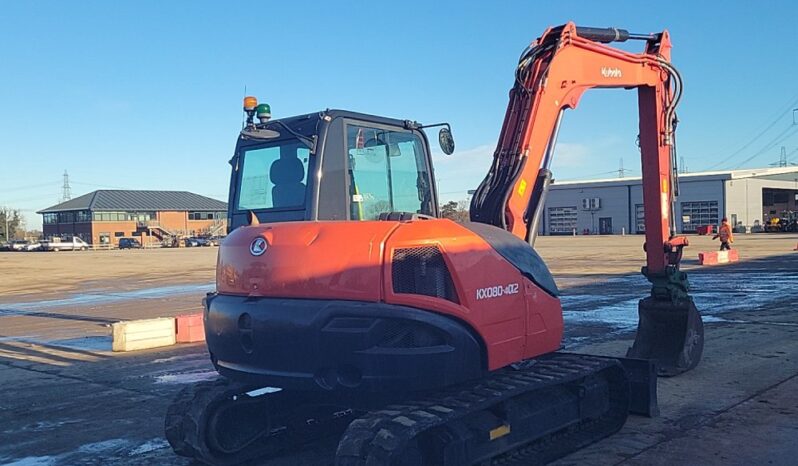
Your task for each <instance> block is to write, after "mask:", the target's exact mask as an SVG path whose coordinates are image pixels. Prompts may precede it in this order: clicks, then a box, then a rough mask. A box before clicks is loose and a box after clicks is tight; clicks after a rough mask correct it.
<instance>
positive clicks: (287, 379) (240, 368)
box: [205, 294, 486, 393]
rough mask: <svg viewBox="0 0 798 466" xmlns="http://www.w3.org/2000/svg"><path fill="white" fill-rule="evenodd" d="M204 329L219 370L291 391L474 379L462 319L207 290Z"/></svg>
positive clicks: (477, 363)
mask: <svg viewBox="0 0 798 466" xmlns="http://www.w3.org/2000/svg"><path fill="white" fill-rule="evenodd" d="M205 302H206V304H205V335H206V339H207V344H208V349H209V350H210V353H211V360H212V361H213V364H214V366H215V367H216V369H217V370H218V371H219V372H220V373H221V374H222V375H224V376H226V377H229V378H231V379H234V380H238V381H242V382H251V383H257V384H264V385H271V386H276V387H281V388H288V389H297V390H313V391H318V390H324V391H337V392H350V393H351V392H361V391H367V392H398V391H408V390H413V391H415V390H426V389H432V388H439V387H442V386H447V385H452V384H455V383H459V382H462V381H464V380H468V379H472V378H476V377H480V376H481V375H482V374H483V373H484V370H485V367H486V366H485V363H484V359H483V358H484V357H483V351H482V349H481V346H480V343H479V342H478V341H477V339H476V338H475V337H474V336H473V335H472V334H471V332H470V331H469V330H468V329H467V328H466V327H465V326H464V325H463V324H461V323H459V322H457V321H455V320H453V319H450V318H447V317H444V316H441V315H439V314H436V313H434V312H429V311H421V310H419V309H415V308H410V307H405V306H395V305H389V304H381V303H367V302H358V301H333V300H311V299H279V298H247V297H244V296H229V295H216V294H211V295H208V297H207V299H206V300H205Z"/></svg>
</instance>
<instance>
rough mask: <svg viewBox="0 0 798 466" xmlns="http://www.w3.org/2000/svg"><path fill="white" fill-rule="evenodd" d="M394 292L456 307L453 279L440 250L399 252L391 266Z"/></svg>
mask: <svg viewBox="0 0 798 466" xmlns="http://www.w3.org/2000/svg"><path fill="white" fill-rule="evenodd" d="M391 273H392V275H393V292H394V293H407V294H418V295H424V296H432V297H434V298H441V299H446V300H448V301H452V302H454V303H456V302H458V301H457V293H456V292H455V289H454V283H453V282H452V276H451V274H450V273H449V269H448V268H447V267H446V262H445V261H444V260H443V254H442V253H441V251H440V249H438V248H437V247H436V246H422V247H417V248H402V249H397V250H395V251H394V253H393V262H392V265H391Z"/></svg>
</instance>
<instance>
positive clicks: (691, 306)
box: [626, 297, 704, 377]
mask: <svg viewBox="0 0 798 466" xmlns="http://www.w3.org/2000/svg"><path fill="white" fill-rule="evenodd" d="M638 315H639V320H638V324H637V335H636V336H635V341H634V344H633V345H632V347H631V348H629V351H627V353H626V356H627V357H630V358H639V359H652V360H654V361H656V363H657V367H658V373H659V375H660V376H664V377H671V376H675V375H679V374H681V373H683V372H687V371H689V370H690V369H693V368H694V367H696V366H697V365H698V362H699V361H700V360H701V354H702V352H703V350H704V324H703V322H702V321H701V314H700V313H699V312H698V309H697V308H696V307H695V303H693V300H692V298H687V299H681V300H679V301H677V302H676V303H673V302H672V301H670V300H660V299H654V298H651V297H649V298H645V299H641V300H640V302H639V304H638Z"/></svg>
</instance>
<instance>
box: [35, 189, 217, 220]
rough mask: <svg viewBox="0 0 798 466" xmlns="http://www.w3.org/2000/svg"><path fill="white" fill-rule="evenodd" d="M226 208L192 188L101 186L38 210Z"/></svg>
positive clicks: (45, 211) (194, 209)
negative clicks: (157, 188) (175, 189)
mask: <svg viewBox="0 0 798 466" xmlns="http://www.w3.org/2000/svg"><path fill="white" fill-rule="evenodd" d="M67 210H91V211H94V212H97V211H111V212H114V211H201V210H204V211H226V210H227V203H226V202H222V201H219V200H216V199H212V198H210V197H205V196H200V195H199V194H194V193H190V192H188V191H133V190H122V189H101V190H97V191H94V192H91V193H88V194H84V195H82V196H80V197H76V198H74V199H70V200H68V201H66V202H62V203H60V204H56V205H54V206H52V207H48V208H46V209H42V210H40V211H38V212H37V213H38V214H43V213H48V212H63V211H67Z"/></svg>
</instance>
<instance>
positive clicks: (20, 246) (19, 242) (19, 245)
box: [8, 239, 39, 251]
mask: <svg viewBox="0 0 798 466" xmlns="http://www.w3.org/2000/svg"><path fill="white" fill-rule="evenodd" d="M31 244H35V245H36V246H38V245H39V243H31V242H30V241H26V240H23V239H15V240H13V241H11V242H10V243H8V248H9V249H8V250H9V251H27V250H28V249H27V247H28V246H30V245H31Z"/></svg>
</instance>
